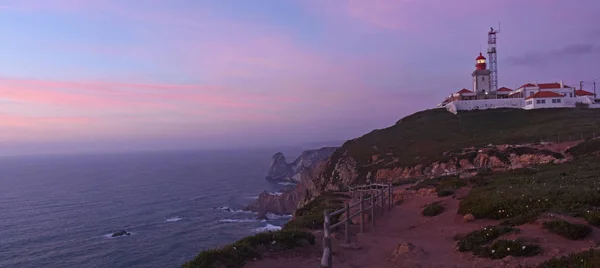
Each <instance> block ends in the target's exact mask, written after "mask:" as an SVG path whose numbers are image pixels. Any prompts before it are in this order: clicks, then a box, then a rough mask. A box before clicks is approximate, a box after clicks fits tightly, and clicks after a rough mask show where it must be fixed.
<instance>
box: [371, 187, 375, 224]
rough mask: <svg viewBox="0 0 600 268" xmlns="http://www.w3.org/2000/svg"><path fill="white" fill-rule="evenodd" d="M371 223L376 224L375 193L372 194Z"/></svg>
mask: <svg viewBox="0 0 600 268" xmlns="http://www.w3.org/2000/svg"><path fill="white" fill-rule="evenodd" d="M371 225H372V226H375V195H373V194H371Z"/></svg>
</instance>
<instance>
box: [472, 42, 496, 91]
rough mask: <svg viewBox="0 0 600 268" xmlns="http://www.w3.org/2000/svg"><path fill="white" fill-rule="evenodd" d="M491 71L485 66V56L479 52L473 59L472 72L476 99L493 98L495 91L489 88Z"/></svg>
mask: <svg viewBox="0 0 600 268" xmlns="http://www.w3.org/2000/svg"><path fill="white" fill-rule="evenodd" d="M491 73H492V72H491V71H490V70H488V68H487V62H486V58H485V57H484V56H483V54H481V53H479V57H477V58H476V59H475V71H473V74H472V76H473V91H474V92H475V93H477V99H490V98H495V93H496V92H495V91H492V90H491V88H492V87H491V80H490V75H491ZM492 95H494V96H492Z"/></svg>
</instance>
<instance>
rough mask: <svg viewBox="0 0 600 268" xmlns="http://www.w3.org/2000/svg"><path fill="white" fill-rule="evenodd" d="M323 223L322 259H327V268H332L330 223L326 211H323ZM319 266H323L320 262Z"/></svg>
mask: <svg viewBox="0 0 600 268" xmlns="http://www.w3.org/2000/svg"><path fill="white" fill-rule="evenodd" d="M324 214H325V221H324V222H323V229H324V233H323V253H325V254H323V257H324V258H327V260H326V264H327V268H332V267H331V264H332V259H331V234H330V229H329V227H330V226H331V225H330V224H331V223H330V222H329V211H328V210H327V209H326V210H325V213H324ZM321 264H323V261H321Z"/></svg>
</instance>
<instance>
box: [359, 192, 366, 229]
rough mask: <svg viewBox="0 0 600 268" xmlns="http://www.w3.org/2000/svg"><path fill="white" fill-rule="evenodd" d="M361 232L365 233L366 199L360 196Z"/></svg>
mask: <svg viewBox="0 0 600 268" xmlns="http://www.w3.org/2000/svg"><path fill="white" fill-rule="evenodd" d="M360 232H361V233H364V232H365V197H364V196H363V195H360Z"/></svg>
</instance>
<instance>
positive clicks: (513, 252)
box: [473, 240, 542, 259]
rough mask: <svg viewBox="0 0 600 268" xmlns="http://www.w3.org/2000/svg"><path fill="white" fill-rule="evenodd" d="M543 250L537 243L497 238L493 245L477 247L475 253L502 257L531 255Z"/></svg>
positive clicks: (495, 257) (483, 256)
mask: <svg viewBox="0 0 600 268" xmlns="http://www.w3.org/2000/svg"><path fill="white" fill-rule="evenodd" d="M541 252H542V249H541V248H540V246H539V245H536V244H530V243H525V242H522V241H519V240H496V241H495V242H494V243H493V244H492V245H491V246H484V247H479V248H476V249H475V250H474V251H473V254H474V255H475V256H478V257H482V258H489V259H502V258H504V257H506V256H515V257H530V256H535V255H539V254H540V253H541Z"/></svg>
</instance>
